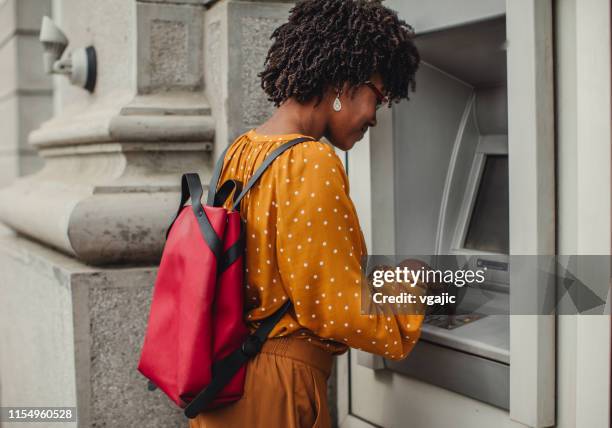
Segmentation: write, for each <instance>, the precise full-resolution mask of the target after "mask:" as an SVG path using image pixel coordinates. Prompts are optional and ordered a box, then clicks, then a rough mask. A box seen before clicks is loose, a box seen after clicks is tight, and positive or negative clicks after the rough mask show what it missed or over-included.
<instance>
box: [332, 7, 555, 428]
mask: <svg viewBox="0 0 612 428" xmlns="http://www.w3.org/2000/svg"><path fill="white" fill-rule="evenodd" d="M424 3H426V4H424ZM457 3H459V2H454V3H453V2H448V1H446V0H436V1H432V2H417V1H404V2H399V1H397V2H390V3H387V6H389V7H391V8H394V9H396V10H398V11H399V15H400V17H401V18H404V19H405V20H406V21H407V22H408V23H410V24H411V25H414V27H415V29H416V32H417V37H416V39H415V43H416V45H417V47H418V49H419V52H420V54H421V60H422V63H421V66H420V69H419V71H418V73H417V76H416V85H417V86H416V92H414V93H410V100H409V101H402V102H401V103H399V104H395V105H394V106H393V107H392V108H391V109H390V110H386V111H385V110H384V109H383V110H380V111H379V113H378V117H377V120H378V125H377V126H376V127H375V128H373V129H371V130H370V133H369V136H368V138H369V139H368V141H366V142H365V144H362V142H358V143H357V144H356V146H355V147H354V148H353V149H352V150H351V151H350V152H348V153H347V155H346V166H347V172H348V175H349V179H350V180H351V197H352V198H353V200H354V201H355V204H356V206H357V209H358V211H359V216H360V219H361V221H362V227H364V224H365V227H364V234H365V235H367V236H366V240H368V241H369V252H370V254H380V255H384V254H389V255H390V254H393V255H454V256H457V257H459V258H462V257H463V258H466V260H470V263H474V264H475V265H474V267H475V266H476V265H477V266H479V267H484V266H486V267H487V268H488V274H487V282H486V283H485V284H483V289H484V290H486V295H487V296H488V300H487V302H486V304H485V305H481V306H479V307H478V310H477V313H476V314H473V313H472V314H470V315H469V316H466V317H464V318H461V316H458V317H448V316H444V317H437V316H429V317H427V318H426V321H425V323H424V325H423V327H422V334H421V339H420V341H419V343H418V344H417V346H416V347H415V349H414V350H413V352H412V353H411V354H410V355H409V357H408V358H406V359H405V360H403V361H392V360H387V359H384V358H382V357H379V356H373V355H371V354H368V353H365V352H362V351H355V350H352V351H351V353H350V357H349V359H350V361H349V362H348V363H347V366H348V367H347V374H346V375H347V376H348V377H349V379H350V381H349V387H348V392H347V394H348V397H346V400H345V401H346V402H347V408H348V412H349V414H352V415H354V416H355V417H356V418H358V419H359V420H360V421H362V422H364V423H366V425H364V426H370V425H367V423H370V424H372V425H373V426H419V427H423V428H427V427H428V426H442V425H435V423H442V421H444V423H448V424H449V425H443V426H459V425H452V421H453V416H452V415H451V414H450V413H453V412H454V413H455V414H456V413H457V412H459V411H460V410H458V409H460V408H461V405H463V406H464V407H463V409H464V411H465V414H464V415H460V418H459V419H461V420H463V421H470V423H471V424H472V425H470V426H476V427H477V426H491V424H495V425H496V426H516V425H513V424H514V422H512V421H511V420H510V418H509V417H508V411H510V413H513V412H514V413H515V414H516V415H519V416H518V417H517V419H520V415H521V414H529V413H530V412H531V411H532V409H527V408H526V407H525V408H519V407H520V406H521V405H522V403H521V402H520V400H516V399H515V400H514V403H515V404H514V405H515V407H516V408H515V409H514V411H513V410H512V409H511V406H510V404H511V399H510V397H511V390H512V389H513V388H514V395H512V396H518V395H520V394H522V393H521V392H520V389H521V388H526V389H529V388H533V387H534V386H536V389H537V385H534V384H531V385H528V386H527V385H521V386H514V385H519V383H520V382H516V380H517V379H519V378H520V377H521V376H526V375H527V369H524V368H523V364H525V365H526V366H529V361H530V358H531V357H532V355H527V354H525V353H524V352H525V349H528V347H527V345H525V346H522V345H521V346H518V347H517V348H516V350H514V352H515V354H514V355H515V359H514V361H521V363H516V367H515V370H514V372H513V373H512V376H514V383H513V381H512V376H511V364H510V363H511V346H510V345H511V343H515V344H516V343H517V342H516V339H515V341H514V342H512V340H511V335H510V330H511V317H510V316H509V314H510V304H511V300H510V296H511V294H512V281H511V272H510V269H509V256H508V255H509V254H510V253H511V251H510V250H511V245H510V244H511V241H512V239H513V236H511V232H510V230H511V228H510V224H511V216H512V215H515V216H516V214H517V213H518V212H519V211H518V210H517V209H516V207H517V205H516V204H517V203H519V200H518V199H517V198H516V197H515V196H516V195H518V194H519V191H518V189H517V186H516V184H517V183H518V181H516V180H514V183H515V187H514V189H512V185H511V184H512V182H513V181H512V179H511V177H512V174H515V175H516V174H517V172H518V171H520V169H519V168H516V164H515V165H514V168H510V165H511V163H512V161H511V160H509V159H510V158H511V157H509V154H514V157H513V158H511V159H513V161H514V162H517V159H518V160H519V161H520V156H529V154H528V153H527V152H525V153H522V151H523V150H522V148H521V145H522V144H534V141H529V142H525V141H523V140H516V142H515V141H514V140H512V137H513V136H514V137H515V138H516V137H518V136H519V134H520V132H516V130H517V129H519V127H525V128H523V129H522V131H524V130H525V129H528V127H529V126H534V127H537V126H538V125H537V124H529V123H523V124H521V122H519V121H517V120H516V117H517V115H514V116H513V117H512V120H509V117H510V115H509V106H511V109H513V110H512V112H514V111H517V110H520V109H521V108H522V107H521V103H530V102H534V99H535V98H537V97H538V96H541V95H542V92H541V91H542V90H548V89H550V88H549V87H548V86H546V82H544V81H542V80H541V79H542V78H544V77H545V74H544V75H541V76H540V77H536V78H535V79H540V80H536V84H537V85H544V86H538V91H540V92H538V95H537V96H536V94H535V92H533V91H532V93H530V92H529V90H527V92H526V97H517V96H514V97H513V98H512V99H510V100H509V98H508V95H509V87H511V88H516V87H517V85H522V84H524V85H529V83H530V82H529V81H528V80H524V79H522V78H521V80H520V82H517V79H518V74H517V71H516V70H518V69H522V68H523V67H530V65H529V64H520V63H519V62H520V61H522V58H520V57H518V56H516V55H515V56H514V57H512V58H511V59H512V61H514V62H516V63H518V64H517V65H515V64H511V63H510V64H509V63H508V61H509V57H508V54H507V50H508V43H514V40H513V39H511V38H510V40H507V39H508V38H507V34H508V33H512V34H514V33H513V32H514V31H515V30H517V29H518V25H520V24H518V23H517V21H518V20H521V19H526V22H527V24H526V25H529V24H528V22H529V19H533V16H532V17H531V18H529V17H526V16H525V15H523V14H524V13H526V14H529V13H533V10H531V11H529V10H519V9H518V8H517V9H514V10H513V11H512V13H511V14H507V13H506V4H505V3H504V2H499V1H487V2H485V1H471V2H467V3H469V5H467V6H466V5H462V6H461V7H460V6H459V5H457ZM523 3H530V2H523ZM508 4H510V3H508ZM523 6H524V5H523ZM535 13H536V15H537V14H538V13H541V14H542V16H540V18H538V19H541V18H547V17H548V18H550V15H547V13H549V11H548V12H547V11H537V10H536V11H535ZM508 26H511V29H510V30H511V31H508V30H509V28H508ZM538 31H540V32H544V33H541V34H540V35H538V36H537V37H541V35H542V34H547V33H546V32H549V31H551V28H549V27H547V26H546V25H541V26H540V29H539V30H538ZM516 43H517V45H518V43H519V41H518V40H517V41H516ZM520 43H525V44H527V45H528V46H529V44H531V45H537V43H538V42H537V40H528V38H526V39H525V40H521V41H520ZM525 54H526V55H528V52H525ZM540 59H543V58H540ZM527 61H529V59H527ZM536 61H538V59H536ZM515 69H516V70H515ZM509 71H511V73H514V74H513V75H511V76H509ZM512 79H514V80H512ZM523 90H525V89H523ZM513 94H514V93H513ZM530 96H531V98H530ZM548 113H550V116H551V117H552V114H553V112H552V110H550V111H549V112H548ZM549 119H550V118H549ZM540 120H541V119H540ZM547 120H548V119H546V118H545V119H544V122H542V120H541V121H540V125H541V124H542V123H547ZM512 127H515V128H512ZM509 137H510V138H509ZM513 143H515V146H512V144H513ZM541 144H543V145H545V144H551V142H550V141H547V142H543V143H541ZM513 147H515V148H516V149H515V151H514V152H513V153H512V148H513ZM540 147H542V146H540ZM551 147H552V146H551ZM550 161H551V162H552V159H551V160H550ZM351 171H359V174H351ZM366 172H367V173H366ZM534 179H535V178H534ZM390 189H392V190H390ZM513 195H514V196H513ZM513 197H514V199H513ZM511 201H513V203H514V204H515V205H514V209H513V210H511V209H510V208H511V207H510V205H511ZM525 215H526V216H527V217H529V216H530V215H534V213H533V212H529V209H528V208H527V209H526V212H525ZM536 215H537V214H536ZM515 224H516V223H515ZM553 230H554V229H553ZM426 261H427V262H429V263H430V265H432V267H435V261H434V264H431V260H426ZM515 283H516V281H515ZM515 288H516V287H515ZM523 291H524V290H523ZM462 304H466V305H468V306H469V304H470V302H469V301H464V302H462ZM553 327H554V324H553ZM553 331H554V330H553ZM536 339H537V338H536ZM539 346H541V347H542V348H541V349H540V351H542V349H544V350H545V351H544V352H543V353H542V355H540V356H539V357H534V359H533V361H532V362H533V364H534V365H535V373H539V376H541V377H540V378H539V379H537V380H535V382H544V383H545V384H546V385H547V387H545V388H540V392H542V393H543V394H544V395H545V396H544V397H542V396H539V397H538V400H539V401H538V403H539V404H540V405H543V406H544V407H546V406H553V408H554V403H553V401H552V400H554V389H552V390H551V389H547V388H548V387H549V386H550V382H551V381H552V384H553V385H554V342H552V343H551V342H550V341H547V340H541V341H540V342H539ZM521 352H522V353H523V354H519V353H521ZM527 352H529V351H527ZM533 352H536V351H533ZM551 356H552V358H553V361H552V362H551V361H549V360H550V357H551ZM538 358H540V360H538ZM547 364H550V365H551V366H552V367H553V370H552V374H551V372H550V371H547V370H546V369H545V368H544V369H543V370H540V368H541V367H540V365H541V366H543V367H546V365H547ZM340 367H341V369H342V366H340ZM530 368H531V369H532V368H534V367H531V366H530ZM538 370H540V371H538ZM521 372H524V373H523V374H521ZM533 373H534V371H531V374H533ZM422 391H425V392H422ZM444 391H447V392H444ZM424 396H426V397H428V398H426V399H425V398H423V397H424ZM400 397H402V398H400ZM408 397H413V399H411V400H410V399H409V401H408V402H409V403H412V404H406V405H404V404H403V400H404V399H408ZM551 397H552V398H551ZM420 400H421V404H419V401H420ZM341 401H342V400H341ZM460 403H461V404H460ZM437 404H439V405H440V406H442V407H444V406H446V408H442V407H441V408H440V409H439V410H436V411H434V410H433V409H434V407H436V405H437ZM536 405H537V404H536ZM411 406H413V407H411ZM525 406H527V404H525ZM534 411H535V412H536V413H537V412H540V411H541V409H540V410H534ZM427 412H433V413H431V414H430V415H429V416H428V413H427ZM436 412H437V413H445V412H446V413H449V414H447V415H446V416H444V415H442V416H440V415H435V416H432V415H433V414H434V413H436ZM547 412H548V413H550V412H552V413H554V410H551V409H548V408H547V410H546V412H545V413H546V414H547V415H548V413H547ZM532 414H535V413H532ZM412 417H414V420H413V422H410V420H412V419H410V418H412ZM537 417H541V418H543V419H546V417H548V416H543V415H542V413H539V415H538V416H537ZM434 420H436V421H438V422H434ZM402 421H404V422H405V425H404V424H403V422H402ZM415 423H416V425H414V424H415ZM544 423H546V422H544ZM461 426H464V425H461Z"/></svg>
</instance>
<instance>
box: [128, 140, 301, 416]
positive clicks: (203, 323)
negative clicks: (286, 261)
mask: <svg viewBox="0 0 612 428" xmlns="http://www.w3.org/2000/svg"><path fill="white" fill-rule="evenodd" d="M303 141H313V139H312V138H307V137H300V138H296V139H294V140H291V141H289V142H287V143H285V144H283V145H282V146H280V147H278V148H277V149H275V150H273V151H272V152H271V153H270V154H269V155H268V156H267V157H266V159H265V160H264V161H263V163H262V165H261V166H260V167H259V168H258V169H257V170H256V171H255V173H254V174H253V176H252V177H251V179H250V180H249V182H248V184H247V186H246V187H245V188H244V190H242V183H240V182H239V181H236V180H227V181H225V182H224V183H223V184H222V185H221V187H219V189H218V190H217V184H218V182H219V177H220V176H221V171H222V169H223V162H224V158H225V154H226V152H227V150H228V149H229V147H230V146H228V147H226V149H225V150H224V151H223V153H222V154H221V156H220V158H219V160H218V161H217V164H216V165H215V169H214V171H213V175H212V178H211V181H210V185H209V192H208V198H207V202H206V205H204V206H203V205H202V203H201V197H202V195H203V190H202V184H201V182H200V178H199V176H198V174H195V173H188V174H183V176H182V179H181V202H180V204H179V208H178V212H177V214H176V216H175V217H174V219H173V220H172V222H171V223H170V226H169V227H168V231H167V232H166V242H165V245H164V249H163V253H162V257H161V261H160V265H159V270H158V272H157V277H156V279H155V286H154V291H153V299H152V302H151V308H150V313H149V320H148V324H147V330H146V334H145V338H144V344H143V347H142V351H141V356H140V361H139V363H138V371H140V373H142V374H143V375H144V376H145V377H147V378H148V379H149V389H151V390H153V389H155V388H160V389H161V390H162V391H163V392H164V393H165V394H167V395H168V396H169V397H170V399H172V401H174V402H175V403H176V404H177V405H178V406H180V407H181V408H184V409H185V415H186V416H187V417H189V418H194V417H195V416H197V415H198V413H200V412H202V411H206V410H210V409H213V408H216V407H220V406H223V405H226V404H230V403H232V402H234V401H236V400H238V399H239V398H240V397H241V396H242V393H243V388H244V380H245V374H246V362H247V361H248V360H249V359H250V358H252V357H254V356H255V355H257V354H258V353H259V351H260V350H261V346H262V345H263V342H264V341H265V340H266V339H267V337H268V334H269V333H270V331H271V330H272V328H273V327H274V325H275V324H276V323H277V322H278V321H279V320H280V319H281V317H282V316H283V315H284V314H285V312H286V311H287V310H288V309H289V306H290V305H291V302H290V301H287V302H285V303H284V304H283V305H282V306H281V307H280V308H279V309H278V310H277V311H276V312H275V313H274V314H272V315H271V316H269V317H268V318H266V319H265V320H263V321H262V322H261V324H260V325H259V327H258V328H257V330H256V331H255V332H254V333H252V334H249V328H248V327H247V324H246V323H245V321H244V310H243V308H244V300H245V298H244V281H245V278H246V276H245V272H244V265H245V261H244V254H243V253H244V249H245V244H246V241H245V236H246V222H245V221H244V220H243V219H242V218H241V217H240V211H239V209H240V201H241V200H242V198H243V197H244V195H245V194H246V193H247V192H248V191H249V189H250V188H251V187H252V186H253V185H254V184H255V182H256V181H257V180H258V179H259V177H260V176H261V175H262V174H263V172H264V171H265V170H266V168H267V167H268V166H269V165H270V164H271V163H272V161H273V160H274V159H275V158H276V157H277V156H279V155H280V154H281V153H283V152H284V151H285V150H287V149H288V148H290V147H291V146H293V145H295V144H298V143H301V142H303ZM210 189H214V190H216V192H215V191H214V190H213V191H211V190H210ZM232 192H233V193H234V199H233V205H232V209H231V210H227V209H225V208H224V207H223V204H224V203H225V201H226V200H227V198H228V197H229V196H230V194H231V193H232ZM188 199H191V205H186V206H183V205H184V204H185V202H187V200H188Z"/></svg>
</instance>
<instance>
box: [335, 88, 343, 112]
mask: <svg viewBox="0 0 612 428" xmlns="http://www.w3.org/2000/svg"><path fill="white" fill-rule="evenodd" d="M334 110H335V111H340V110H342V103H341V102H340V91H338V94H337V95H336V99H335V100H334Z"/></svg>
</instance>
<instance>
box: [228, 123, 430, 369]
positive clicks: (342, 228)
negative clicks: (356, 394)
mask: <svg viewBox="0 0 612 428" xmlns="http://www.w3.org/2000/svg"><path fill="white" fill-rule="evenodd" d="M300 136H302V135H301V134H283V135H272V136H267V135H261V134H258V133H256V132H255V131H254V130H250V131H248V132H246V133H245V134H243V135H241V136H239V137H238V138H237V139H236V141H235V142H234V144H233V145H232V146H231V147H230V148H229V149H228V151H227V153H226V156H225V159H224V166H223V171H222V173H221V179H220V181H219V183H223V182H224V181H225V180H228V179H236V180H239V181H241V182H242V183H243V185H246V183H247V182H248V180H249V178H250V177H251V176H252V175H253V173H254V172H255V170H256V169H257V168H258V167H259V165H260V164H261V163H262V161H263V160H264V159H265V158H266V156H267V155H268V154H269V153H270V152H271V151H273V150H274V149H276V148H278V147H279V146H280V145H281V144H283V143H285V142H287V141H289V140H291V139H293V138H297V137H300ZM231 199H232V198H228V201H226V203H225V207H226V208H228V209H229V208H230V206H231ZM240 210H241V216H242V217H243V218H244V219H246V222H247V229H246V283H247V285H246V293H245V299H246V301H245V305H246V307H245V309H246V310H247V315H246V317H247V321H248V322H249V325H250V327H251V329H255V328H256V327H257V325H258V320H261V319H262V318H265V317H267V316H269V315H270V314H272V313H273V312H274V311H275V310H277V309H278V308H279V307H280V306H281V305H282V304H283V302H285V301H286V300H287V299H290V300H291V302H292V303H293V306H292V308H290V309H289V311H288V312H287V313H286V314H285V315H284V317H283V318H282V319H281V321H280V322H279V323H278V324H277V325H276V326H275V328H274V329H273V331H272V332H271V333H270V336H269V337H275V336H285V335H290V334H291V335H296V336H297V337H300V338H304V340H310V341H311V342H312V343H314V344H315V345H317V346H320V347H322V348H323V349H325V350H327V351H329V352H331V353H333V354H340V353H343V352H345V351H346V350H347V349H348V347H349V346H350V347H353V348H358V349H362V350H365V351H368V352H371V353H375V354H379V355H383V356H385V357H387V358H391V359H401V358H404V357H405V356H406V355H408V353H409V352H410V351H411V349H412V348H413V347H414V345H415V343H416V341H417V340H418V338H419V336H420V327H421V323H422V320H423V315H407V314H406V315H394V314H390V315H389V314H388V312H387V311H384V308H380V310H378V308H375V310H376V313H377V315H368V314H362V313H361V297H360V296H361V294H360V293H361V285H360V284H361V277H362V273H361V261H360V259H361V257H362V256H363V255H366V254H367V248H366V245H365V241H364V238H363V234H362V231H361V228H360V226H359V220H358V217H357V213H356V211H355V207H354V205H353V202H352V200H351V198H350V196H349V182H348V177H347V175H346V172H345V170H344V166H343V164H342V162H341V160H340V158H339V157H338V156H337V155H336V153H335V151H334V149H333V147H331V146H330V145H328V144H326V143H323V142H319V141H307V142H302V143H298V144H296V145H294V146H293V147H291V148H289V149H288V150H286V151H285V152H284V153H282V154H281V155H280V156H278V157H277V158H276V159H275V160H274V162H273V163H272V164H271V165H270V166H269V167H268V169H267V170H266V172H264V174H263V175H262V176H261V177H260V179H259V181H258V182H257V184H256V185H255V186H253V187H252V188H251V190H250V191H249V192H248V193H247V194H246V196H245V197H244V198H243V200H242V201H241V206H240ZM369 313H370V314H371V313H372V312H369Z"/></svg>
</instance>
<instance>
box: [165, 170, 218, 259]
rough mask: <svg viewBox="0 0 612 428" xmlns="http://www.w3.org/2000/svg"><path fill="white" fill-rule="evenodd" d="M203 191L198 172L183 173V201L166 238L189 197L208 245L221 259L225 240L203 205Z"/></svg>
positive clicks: (216, 256)
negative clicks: (220, 236) (214, 226)
mask: <svg viewBox="0 0 612 428" xmlns="http://www.w3.org/2000/svg"><path fill="white" fill-rule="evenodd" d="M203 193H204V191H203V189H202V182H201V181H200V176H199V175H198V174H197V173H195V172H190V173H187V174H183V176H182V178H181V202H180V204H179V207H178V210H177V212H176V215H175V216H174V219H173V220H172V223H170V226H168V230H167V231H166V240H167V239H168V234H169V233H170V229H172V226H173V225H174V222H175V221H176V219H177V218H178V216H179V214H180V213H181V211H182V209H183V205H185V202H187V199H191V209H192V210H193V213H194V215H195V216H196V219H197V220H198V225H199V226H200V231H201V232H202V236H203V237H204V240H205V241H206V243H207V244H208V247H209V248H210V249H211V251H212V252H213V254H214V255H215V258H216V259H217V260H218V261H220V260H222V258H223V242H222V241H221V238H219V236H218V235H217V232H215V229H214V228H213V226H212V224H211V223H210V220H209V219H208V216H207V215H206V212H205V211H204V207H202V200H201V199H202V194H203Z"/></svg>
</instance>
